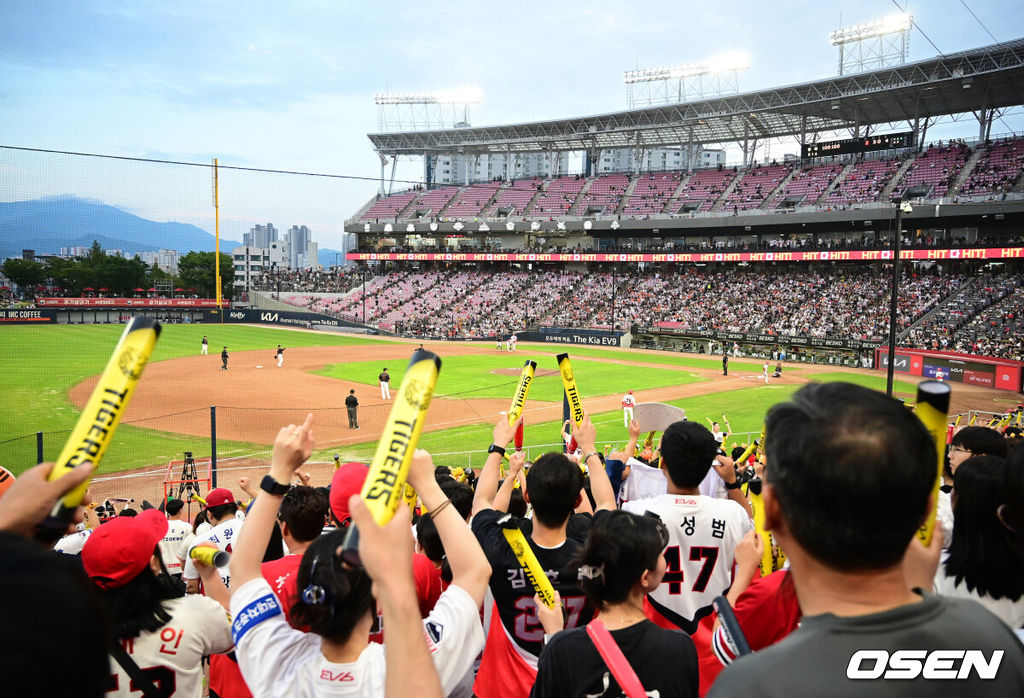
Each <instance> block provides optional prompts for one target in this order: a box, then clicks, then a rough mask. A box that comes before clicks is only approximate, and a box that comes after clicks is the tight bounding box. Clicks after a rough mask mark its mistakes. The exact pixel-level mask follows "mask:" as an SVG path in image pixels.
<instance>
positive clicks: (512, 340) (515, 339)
mask: <svg viewBox="0 0 1024 698" xmlns="http://www.w3.org/2000/svg"><path fill="white" fill-rule="evenodd" d="M518 341H519V337H516V333H515V332H513V333H512V336H511V337H509V338H508V346H509V350H510V351H515V350H516V342H518Z"/></svg>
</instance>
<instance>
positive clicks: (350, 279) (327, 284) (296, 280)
mask: <svg viewBox="0 0 1024 698" xmlns="http://www.w3.org/2000/svg"><path fill="white" fill-rule="evenodd" d="M360 283H362V274H361V270H360V269H358V268H355V267H351V268H347V269H346V268H344V267H340V268H339V267H335V268H333V269H287V268H275V269H274V270H273V271H271V270H266V271H265V273H263V274H261V275H260V276H258V277H256V279H255V280H254V281H253V282H252V284H251V288H252V290H253V291H274V292H277V291H289V292H290V291H309V292H313V293H348V292H349V291H351V290H352V289H353V288H355V287H356V286H358V285H359V284H360Z"/></svg>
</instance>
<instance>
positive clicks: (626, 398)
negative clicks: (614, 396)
mask: <svg viewBox="0 0 1024 698" xmlns="http://www.w3.org/2000/svg"><path fill="white" fill-rule="evenodd" d="M634 407H636V398H635V397H633V391H632V390H630V391H629V392H628V393H626V394H625V395H623V396H622V419H623V421H624V422H625V424H623V426H624V427H626V428H627V429H629V422H630V421H631V420H632V419H633V408H634Z"/></svg>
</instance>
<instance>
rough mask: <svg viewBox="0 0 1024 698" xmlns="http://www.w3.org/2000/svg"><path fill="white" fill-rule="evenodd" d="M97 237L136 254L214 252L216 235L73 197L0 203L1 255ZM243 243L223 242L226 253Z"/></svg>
mask: <svg viewBox="0 0 1024 698" xmlns="http://www.w3.org/2000/svg"><path fill="white" fill-rule="evenodd" d="M93 240H96V241H98V242H99V243H100V245H101V246H102V247H103V249H105V250H110V249H114V250H123V251H124V253H125V254H126V255H129V256H131V255H135V254H138V253H139V252H146V251H151V250H159V249H171V250H177V251H178V252H179V254H186V253H188V252H193V251H195V252H212V251H213V250H214V248H215V245H216V239H215V237H214V236H213V235H212V234H210V233H208V232H206V231H205V230H203V229H202V228H199V227H197V226H194V225H191V224H189V223H159V222H157V221H151V220H148V219H146V218H141V217H139V216H136V215H134V214H131V213H128V212H127V211H123V210H121V209H119V208H116V207H114V206H108V205H107V204H104V203H102V202H99V201H94V200H90V199H81V198H78V197H74V196H50V197H44V198H41V199H32V200H30V201H11V202H0V259H4V258H7V257H20V256H21V254H22V250H35V252H36V253H37V254H58V253H59V252H60V248H62V247H91V246H92V243H93ZM241 244H242V243H240V242H238V241H236V240H226V239H224V238H223V237H222V238H221V241H220V249H221V251H222V252H227V253H229V254H230V252H231V250H232V249H233V248H235V247H238V246H240V245H241ZM338 254H341V255H342V257H344V254H343V253H340V252H338V251H337V250H332V249H328V248H323V249H320V250H319V257H320V263H321V264H322V265H324V266H325V267H327V266H332V265H333V264H334V263H335V260H336V259H337V257H336V255H338Z"/></svg>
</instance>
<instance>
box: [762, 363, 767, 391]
mask: <svg viewBox="0 0 1024 698" xmlns="http://www.w3.org/2000/svg"><path fill="white" fill-rule="evenodd" d="M761 373H763V374H764V384H765V385H768V362H767V361H765V362H764V363H763V364H761Z"/></svg>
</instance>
